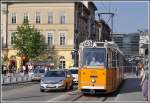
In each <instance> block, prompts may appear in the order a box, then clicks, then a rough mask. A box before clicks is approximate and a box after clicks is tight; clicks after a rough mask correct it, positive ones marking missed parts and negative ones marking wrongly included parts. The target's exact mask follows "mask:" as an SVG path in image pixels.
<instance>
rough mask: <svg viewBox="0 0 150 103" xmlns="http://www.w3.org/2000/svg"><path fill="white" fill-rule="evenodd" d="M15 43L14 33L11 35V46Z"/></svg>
mask: <svg viewBox="0 0 150 103" xmlns="http://www.w3.org/2000/svg"><path fill="white" fill-rule="evenodd" d="M14 42H15V33H11V44H14Z"/></svg>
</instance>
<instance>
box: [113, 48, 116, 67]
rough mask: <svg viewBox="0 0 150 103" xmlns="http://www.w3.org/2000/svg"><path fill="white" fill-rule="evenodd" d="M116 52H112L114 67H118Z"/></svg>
mask: <svg viewBox="0 0 150 103" xmlns="http://www.w3.org/2000/svg"><path fill="white" fill-rule="evenodd" d="M116 59H117V58H116V53H115V52H114V51H113V53H112V67H113V68H116Z"/></svg>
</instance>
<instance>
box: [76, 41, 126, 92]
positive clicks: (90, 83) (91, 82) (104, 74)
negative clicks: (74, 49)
mask: <svg viewBox="0 0 150 103" xmlns="http://www.w3.org/2000/svg"><path fill="white" fill-rule="evenodd" d="M123 60H124V59H123V53H122V52H121V51H120V50H119V48H118V47H117V45H116V44H115V43H114V42H107V41H105V42H93V41H91V40H86V41H84V42H82V43H81V44H80V46H79V72H78V75H79V77H78V89H79V90H81V91H82V92H83V93H90V94H97V93H111V92H113V91H115V90H117V88H118V86H119V85H120V83H121V82H122V80H123V78H124V74H123V71H124V69H123Z"/></svg>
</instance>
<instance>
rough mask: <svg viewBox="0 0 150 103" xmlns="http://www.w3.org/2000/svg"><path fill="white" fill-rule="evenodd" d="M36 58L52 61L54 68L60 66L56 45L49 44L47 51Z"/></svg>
mask: <svg viewBox="0 0 150 103" xmlns="http://www.w3.org/2000/svg"><path fill="white" fill-rule="evenodd" d="M34 60H40V61H49V62H50V63H54V66H53V67H54V69H56V68H58V67H59V56H58V53H57V51H56V49H55V46H49V47H48V49H47V50H45V52H43V53H42V54H40V55H39V56H37V57H36V58H34Z"/></svg>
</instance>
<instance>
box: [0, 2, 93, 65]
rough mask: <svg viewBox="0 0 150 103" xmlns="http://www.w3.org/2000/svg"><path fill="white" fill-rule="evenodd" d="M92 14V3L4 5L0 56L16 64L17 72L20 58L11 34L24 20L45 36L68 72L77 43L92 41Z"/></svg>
mask: <svg viewBox="0 0 150 103" xmlns="http://www.w3.org/2000/svg"><path fill="white" fill-rule="evenodd" d="M41 1H42V0H41ZM95 10H96V7H95V5H94V3H92V2H43V3H37V2H32V3H29V2H26V3H22V2H16V3H15V2H14V3H9V2H3V4H2V21H3V22H2V28H3V31H2V39H3V40H2V41H3V55H7V56H8V58H9V60H10V59H14V60H16V64H17V68H19V66H20V63H21V58H20V57H17V56H16V53H17V50H16V49H15V48H12V45H13V40H14V39H15V38H13V35H12V33H13V32H14V31H16V28H17V26H18V25H21V24H22V23H23V20H24V19H28V21H29V24H31V25H34V26H35V28H37V29H38V30H40V32H41V33H42V34H43V35H44V36H45V42H46V43H48V45H54V46H55V50H56V51H57V53H58V55H59V57H60V65H61V66H62V68H69V66H73V65H74V59H73V58H72V52H74V50H75V49H77V48H78V44H79V43H80V42H82V41H83V40H85V39H90V37H91V36H90V35H91V34H92V30H91V29H92V28H91V27H92V25H93V24H92V23H91V21H94V20H95ZM87 29H88V31H87ZM87 37H88V38H87ZM76 59H77V58H76Z"/></svg>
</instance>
